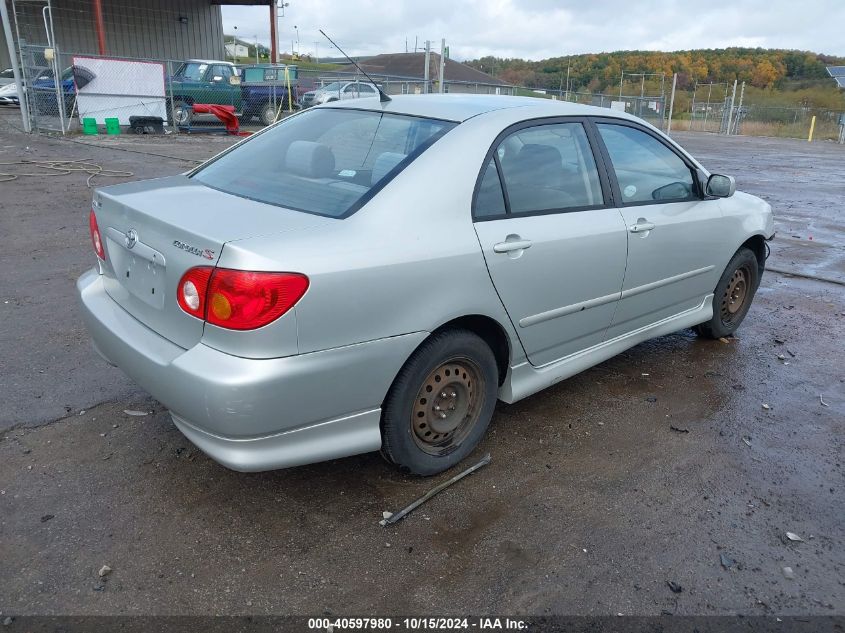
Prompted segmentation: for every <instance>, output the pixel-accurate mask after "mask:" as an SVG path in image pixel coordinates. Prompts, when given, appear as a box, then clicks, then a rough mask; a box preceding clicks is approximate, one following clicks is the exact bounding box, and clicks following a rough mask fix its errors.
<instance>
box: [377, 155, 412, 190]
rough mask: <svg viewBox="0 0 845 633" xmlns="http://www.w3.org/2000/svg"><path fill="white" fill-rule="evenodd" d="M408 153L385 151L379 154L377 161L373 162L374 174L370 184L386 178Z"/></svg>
mask: <svg viewBox="0 0 845 633" xmlns="http://www.w3.org/2000/svg"><path fill="white" fill-rule="evenodd" d="M407 156H408V155H407V154H399V153H398V152H384V153H382V154H379V157H378V158H376V162H375V163H373V175H372V178H371V179H370V184H372V185H375V184H376V183H378V181H379V180H381V179H382V178H384V177H385V176H386V175H387V174H388V173H390V171H391V170H392V169H393V168H394V167H396V165H398V164H399V163H401V162H402V161H403V160H405V158H407Z"/></svg>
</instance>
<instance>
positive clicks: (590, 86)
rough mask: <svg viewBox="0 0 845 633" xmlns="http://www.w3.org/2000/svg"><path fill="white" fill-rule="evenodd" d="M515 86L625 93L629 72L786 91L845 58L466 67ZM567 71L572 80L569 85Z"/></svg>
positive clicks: (764, 55)
mask: <svg viewBox="0 0 845 633" xmlns="http://www.w3.org/2000/svg"><path fill="white" fill-rule="evenodd" d="M465 63H466V64H468V65H469V66H472V67H474V68H477V69H479V70H482V71H483V72H486V73H488V74H491V75H493V76H495V77H498V78H499V79H501V80H503V81H506V82H508V83H511V84H515V85H519V86H526V87H529V88H537V89H546V90H571V91H588V92H593V93H596V92H608V91H617V90H619V82H620V77H621V76H622V72H623V71H624V72H625V73H656V74H659V73H665V76H666V78H667V80H668V79H670V78H671V77H672V74H673V73H678V88H679V89H681V90H686V89H690V88H692V87H693V85H694V84H695V82H698V83H709V82H714V83H719V82H733V81H734V79H736V80H738V81H740V82H742V81H745V82H746V83H748V84H749V85H751V86H754V87H757V88H761V89H773V88H780V87H782V85H783V84H784V83H785V82H787V81H788V80H792V79H802V80H803V79H822V78H826V77H828V74H827V71H826V70H825V67H826V66H831V65H845V58H842V57H833V56H828V55H821V54H818V53H813V52H809V51H794V50H781V49H764V48H723V49H703V50H690V51H676V52H671V53H665V52H660V51H616V52H613V53H590V54H584V55H572V56H569V57H553V58H550V59H544V60H540V61H530V60H525V59H518V58H517V59H501V58H496V57H489V56H488V57H482V58H480V59H474V60H472V61H469V62H465ZM567 71H568V75H569V80H568V85H567Z"/></svg>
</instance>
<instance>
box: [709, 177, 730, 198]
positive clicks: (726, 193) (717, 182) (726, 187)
mask: <svg viewBox="0 0 845 633" xmlns="http://www.w3.org/2000/svg"><path fill="white" fill-rule="evenodd" d="M704 193H706V194H707V195H708V196H715V197H717V198H730V197H731V196H732V195H734V193H736V180H734V178H733V176H724V175H722V174H712V175H711V176H710V178H708V179H707V186H706V187H705V188H704Z"/></svg>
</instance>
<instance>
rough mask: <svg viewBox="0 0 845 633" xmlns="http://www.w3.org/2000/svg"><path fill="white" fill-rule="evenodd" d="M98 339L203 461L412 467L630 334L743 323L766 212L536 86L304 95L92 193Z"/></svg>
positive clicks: (728, 181) (723, 181) (87, 286)
mask: <svg viewBox="0 0 845 633" xmlns="http://www.w3.org/2000/svg"><path fill="white" fill-rule="evenodd" d="M90 229H91V237H92V243H93V248H94V251H95V252H96V256H97V258H96V259H97V261H96V267H95V268H93V269H92V270H90V271H89V272H87V273H85V274H84V275H83V276H82V277H81V278H80V279H79V281H78V284H77V285H78V290H79V295H80V298H81V302H82V307H83V314H84V318H85V321H86V324H87V326H88V329H89V331H90V333H91V337H92V339H93V341H94V345H95V347H96V349H97V350H98V351H99V352H100V354H101V355H102V356H103V357H104V358H105V359H107V360H108V361H109V362H111V363H112V364H114V365H117V366H118V367H120V368H121V369H122V370H123V371H125V372H126V373H127V374H128V375H129V376H130V377H132V378H133V379H134V380H136V381H137V382H138V383H139V384H140V385H141V386H143V387H144V388H145V389H146V390H147V391H149V392H150V393H151V394H152V395H153V396H154V397H156V398H157V399H158V400H159V401H161V402H162V403H163V404H164V405H165V406H166V407H167V408H168V409H169V410H170V411H171V414H172V417H173V421H174V422H175V424H176V426H177V427H178V428H179V429H180V430H181V431H182V432H183V433H184V434H185V435H186V436H187V437H188V438H189V439H190V440H191V441H192V442H193V443H194V444H196V445H197V446H198V447H199V448H200V449H202V450H203V451H205V452H206V453H207V454H208V455H210V456H211V457H212V458H213V459H215V460H217V461H218V462H220V463H221V464H223V465H225V466H227V467H229V468H233V469H236V470H241V471H259V470H268V469H275V468H283V467H288V466H294V465H298V464H305V463H310V462H315V461H320V460H326V459H333V458H337V457H343V456H347V455H353V454H357V453H363V452H368V451H376V450H381V452H382V454H383V455H384V456H385V457H386V458H387V459H388V460H390V461H391V462H393V463H394V464H397V465H399V466H401V467H403V468H405V469H407V470H409V471H411V472H413V473H417V474H421V475H430V474H434V473H437V472H440V471H442V470H444V469H446V468H449V467H451V466H453V465H455V464H456V463H458V462H459V461H461V460H462V459H463V458H464V457H466V456H467V455H468V454H469V453H470V451H472V449H473V448H474V447H475V446H476V445H477V444H478V442H479V441H480V440H481V438H482V436H483V435H484V432H485V430H486V428H487V426H488V424H489V422H490V419H491V417H492V415H493V409H494V407H495V405H496V401H497V399H498V400H503V401H505V402H515V401H517V400H519V399H521V398H525V397H526V396H529V395H531V394H533V393H536V392H538V391H540V390H542V389H544V388H546V387H548V386H550V385H553V384H555V383H556V382H558V381H560V380H563V379H565V378H567V377H569V376H572V375H573V374H575V373H577V372H580V371H582V370H584V369H586V368H588V367H590V366H592V365H595V364H596V363H599V362H602V361H604V360H606V359H608V358H610V357H612V356H614V355H615V354H618V353H620V352H622V351H623V350H626V349H628V348H630V347H632V346H633V345H636V344H638V343H640V342H642V341H645V340H647V339H649V338H652V337H656V336H662V335H665V334H669V333H671V332H675V331H677V330H681V329H684V328H693V327H694V328H696V329H697V331H698V332H699V334H701V335H702V336H704V337H709V338H719V337H723V336H728V335H730V334H731V333H733V332H734V331H735V330H736V329H737V327H739V325H740V323H741V322H742V320H743V318H744V317H745V315H746V313H747V312H748V309H749V306H750V305H751V301H752V298H753V296H754V293H755V291H756V290H757V287H758V285H759V283H760V277H761V275H762V273H763V269H764V265H765V260H766V253H767V245H766V243H765V240H768V239H770V238H771V237H772V236H773V233H774V229H773V221H772V212H771V208H770V206H769V205H768V204H767V203H765V202H763V201H762V200H760V199H758V198H755V197H753V196H750V195H747V194H744V193H740V192H735V186H734V182H733V179H732V178H731V177H729V176H724V175H719V174H710V173H709V172H708V171H707V170H706V169H705V168H704V167H703V166H702V165H701V164H700V163H698V161H696V160H695V159H694V158H693V157H691V156H690V155H689V154H687V153H686V152H685V151H684V150H683V149H682V148H680V147H679V146H678V145H677V144H675V143H674V142H673V141H672V140H671V139H669V138H668V137H666V136H665V135H663V134H662V133H661V132H659V131H658V130H656V129H655V128H653V127H651V126H650V125H648V124H646V123H644V122H642V121H641V120H639V119H637V118H635V117H632V116H629V115H626V114H625V113H622V112H616V111H611V110H606V109H599V108H594V107H589V106H581V105H575V104H568V103H560V102H554V101H547V100H542V99H532V98H517V97H513V98H512V97H495V96H491V97H483V96H459V95H424V96H404V97H402V96H397V97H394V98H393V99H392V100H391V101H389V102H386V103H382V102H380V101H379V100H378V99H357V100H353V101H348V102H336V103H332V104H327V105H326V106H320V107H316V108H313V109H309V110H307V111H304V112H302V113H300V114H297V115H295V116H292V117H290V118H288V119H286V120H284V121H282V122H280V123H278V124H276V125H274V126H272V127H270V128H268V129H266V130H265V131H263V132H261V133H259V134H256V135H254V136H252V137H251V138H249V139H247V140H245V141H243V142H241V143H239V144H237V145H236V146H234V147H232V148H230V149H229V150H227V151H225V152H223V153H222V154H220V155H219V156H217V157H215V158H213V159H211V160H209V161H208V162H206V163H205V164H203V165H201V166H200V167H198V168H197V169H195V170H194V171H192V172H190V173H188V174H185V175H181V176H174V177H170V178H162V179H158V180H151V181H145V182H135V183H129V184H123V185H117V186H113V187H107V188H104V189H100V190H98V191H97V192H96V193H95V194H94V201H93V208H92V211H91V214H90Z"/></svg>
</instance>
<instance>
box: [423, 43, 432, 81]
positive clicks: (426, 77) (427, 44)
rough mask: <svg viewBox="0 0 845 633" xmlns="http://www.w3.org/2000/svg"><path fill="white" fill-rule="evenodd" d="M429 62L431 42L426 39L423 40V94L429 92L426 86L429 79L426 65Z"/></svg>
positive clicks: (427, 65)
mask: <svg viewBox="0 0 845 633" xmlns="http://www.w3.org/2000/svg"><path fill="white" fill-rule="evenodd" d="M430 63H431V42H429V41H428V40H426V41H425V71H424V73H423V81H424V82H425V86H423V94H426V95H427V94H428V93H429V92H431V90H430V89H429V86H428V81H429V71H428V67H429V65H430Z"/></svg>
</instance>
